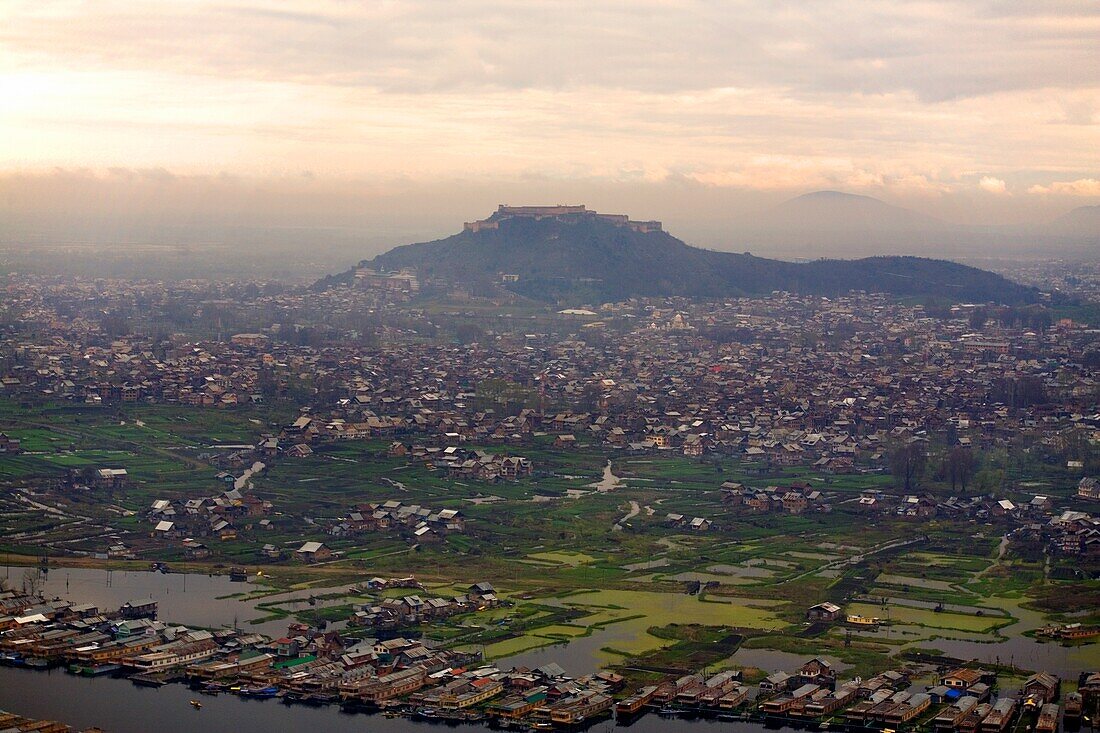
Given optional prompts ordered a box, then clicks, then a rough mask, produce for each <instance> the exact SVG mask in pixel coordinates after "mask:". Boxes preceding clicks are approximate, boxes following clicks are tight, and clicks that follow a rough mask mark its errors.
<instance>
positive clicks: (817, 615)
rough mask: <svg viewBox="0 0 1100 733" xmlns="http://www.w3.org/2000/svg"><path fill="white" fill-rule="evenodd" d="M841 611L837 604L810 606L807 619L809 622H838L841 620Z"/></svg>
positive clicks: (826, 603) (827, 603)
mask: <svg viewBox="0 0 1100 733" xmlns="http://www.w3.org/2000/svg"><path fill="white" fill-rule="evenodd" d="M840 614H841V610H840V606H838V605H836V604H835V603H829V602H828V601H826V602H825V603H818V604H817V605H816V606H810V608H809V609H808V610H807V611H806V619H807V620H808V621H836V620H837V619H839V618H840Z"/></svg>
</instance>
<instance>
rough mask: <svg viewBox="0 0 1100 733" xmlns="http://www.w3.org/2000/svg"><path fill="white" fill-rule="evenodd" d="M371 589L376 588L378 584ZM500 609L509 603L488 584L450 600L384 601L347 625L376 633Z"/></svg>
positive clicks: (366, 607)
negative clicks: (364, 628)
mask: <svg viewBox="0 0 1100 733" xmlns="http://www.w3.org/2000/svg"><path fill="white" fill-rule="evenodd" d="M374 587H378V586H377V584H375V585H374ZM382 587H394V586H393V585H392V584H386V585H384V586H382ZM501 605H510V602H509V601H504V600H502V599H500V598H499V597H497V595H496V590H495V589H494V588H493V586H492V584H491V583H484V582H483V583H474V584H473V585H471V586H470V587H469V588H468V589H467V590H466V592H465V593H462V594H460V595H456V596H452V597H450V598H443V597H438V596H437V597H427V598H421V597H420V596H419V595H408V596H401V597H398V598H383V599H381V600H379V601H378V602H377V603H372V604H366V605H364V606H362V607H360V608H359V609H358V610H356V611H355V612H354V613H353V614H352V615H351V617H350V618H349V619H348V625H349V626H358V627H366V628H370V629H375V630H379V631H385V630H392V629H401V628H407V627H412V626H418V625H420V624H423V623H431V622H433V621H440V620H442V619H446V618H449V617H451V616H457V615H458V614H463V613H474V612H477V611H484V610H486V609H491V608H497V607H499V606H501Z"/></svg>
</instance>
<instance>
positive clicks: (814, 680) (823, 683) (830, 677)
mask: <svg viewBox="0 0 1100 733" xmlns="http://www.w3.org/2000/svg"><path fill="white" fill-rule="evenodd" d="M795 679H796V680H797V682H798V684H802V685H817V686H818V687H824V688H828V689H830V690H831V689H833V687H835V686H836V668H835V667H833V665H832V663H831V662H829V661H827V660H825V659H822V658H821V657H814V658H813V659H811V660H810V661H808V662H806V663H805V664H803V665H802V666H801V667H799V668H798V671H797V672H795Z"/></svg>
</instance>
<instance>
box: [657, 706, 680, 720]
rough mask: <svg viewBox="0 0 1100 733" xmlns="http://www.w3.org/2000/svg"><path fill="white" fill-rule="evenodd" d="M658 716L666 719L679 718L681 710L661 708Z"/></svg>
mask: <svg viewBox="0 0 1100 733" xmlns="http://www.w3.org/2000/svg"><path fill="white" fill-rule="evenodd" d="M657 714H658V715H663V716H664V717H666V718H677V717H679V716H680V710H679V709H678V708H661V709H660V710H658V711H657Z"/></svg>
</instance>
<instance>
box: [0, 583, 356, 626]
mask: <svg viewBox="0 0 1100 733" xmlns="http://www.w3.org/2000/svg"><path fill="white" fill-rule="evenodd" d="M28 569H29V568H22V567H7V566H4V567H0V578H5V579H6V580H7V582H8V584H9V585H10V586H11V587H13V588H19V587H20V586H21V584H22V582H23V574H24V573H25V572H26V571H27V570H28ZM32 572H33V569H32ZM41 577H42V584H41V585H40V592H41V593H42V594H43V595H44V596H46V597H47V598H54V597H61V598H64V599H66V600H69V601H72V602H74V603H94V604H96V605H98V606H100V608H101V610H112V611H113V610H115V609H117V608H118V607H119V606H121V605H122V604H123V603H126V602H127V601H131V600H140V599H143V598H152V599H153V600H154V601H156V602H157V604H158V613H157V617H158V618H159V619H161V620H162V621H170V622H173V623H178V624H184V625H191V626H204V627H208V628H221V627H223V626H232V625H233V623H234V619H236V621H237V625H238V626H239V628H241V629H243V630H247V631H256V632H259V633H261V634H268V635H277V636H281V635H283V634H285V633H286V630H287V625H288V624H289V623H290V622H291V621H292V620H293V619H277V620H273V621H266V622H263V623H260V624H250V623H248V622H249V621H250V620H252V619H256V618H260V617H263V616H266V615H268V612H267V611H265V610H264V609H262V608H257V604H258V603H271V602H278V603H279V604H280V608H283V609H288V610H303V609H305V608H309V597H310V596H311V595H315V594H316V595H320V594H322V593H325V592H329V591H333V590H342V589H343V588H346V586H339V587H337V588H335V589H332V588H313V589H310V590H300V591H293V592H290V593H280V594H278V595H270V596H265V597H263V598H256V599H251V600H240V599H237V598H225V597H224V596H229V595H233V594H236V593H245V594H249V593H253V592H262V591H263V590H264V587H263V586H259V585H255V584H253V583H234V582H233V581H231V580H230V579H229V576H227V575H196V574H184V573H158V572H150V571H132V570H127V571H122V570H112V571H110V572H108V571H106V570H92V569H87V568H55V569H53V570H50V571H49V572H48V573H44V574H42V576H41ZM337 602H338V601H337ZM321 605H323V603H319V604H318V606H321Z"/></svg>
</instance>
